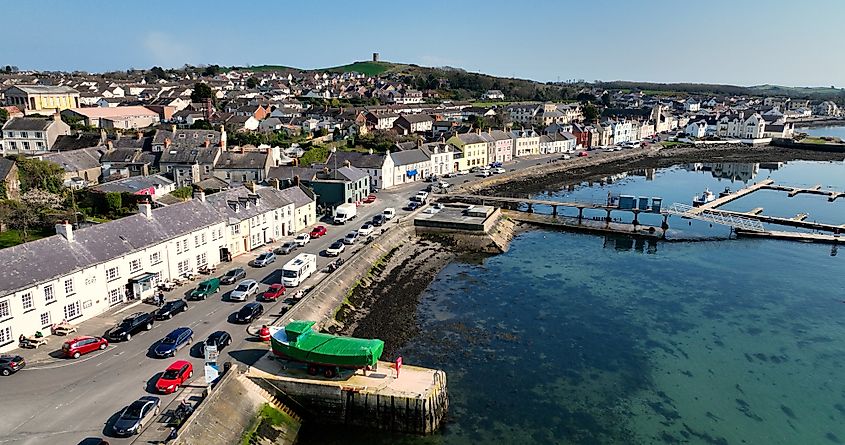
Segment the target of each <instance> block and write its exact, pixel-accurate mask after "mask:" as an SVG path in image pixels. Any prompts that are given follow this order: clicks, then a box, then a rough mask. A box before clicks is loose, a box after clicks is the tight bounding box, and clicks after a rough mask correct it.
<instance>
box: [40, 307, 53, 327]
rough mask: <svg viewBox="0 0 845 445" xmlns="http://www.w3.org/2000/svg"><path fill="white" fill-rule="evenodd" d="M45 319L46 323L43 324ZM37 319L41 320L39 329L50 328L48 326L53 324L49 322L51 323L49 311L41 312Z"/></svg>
mask: <svg viewBox="0 0 845 445" xmlns="http://www.w3.org/2000/svg"><path fill="white" fill-rule="evenodd" d="M45 318H46V322H45ZM39 319H40V320H41V327H42V328H46V327H47V326H50V325H52V324H53V323H51V322H50V321H51V316H50V311H47V312H42V313H41V315H40V316H39Z"/></svg>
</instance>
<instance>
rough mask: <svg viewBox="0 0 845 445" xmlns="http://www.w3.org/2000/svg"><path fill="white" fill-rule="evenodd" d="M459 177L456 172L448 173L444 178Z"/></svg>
mask: <svg viewBox="0 0 845 445" xmlns="http://www.w3.org/2000/svg"><path fill="white" fill-rule="evenodd" d="M457 176H458V174H457V173H456V172H449V173H446V174H445V175H443V177H444V178H455V177H457Z"/></svg>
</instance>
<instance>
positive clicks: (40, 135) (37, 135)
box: [35, 131, 44, 139]
mask: <svg viewBox="0 0 845 445" xmlns="http://www.w3.org/2000/svg"><path fill="white" fill-rule="evenodd" d="M42 137H44V136H43V135H42V134H41V132H40V131H36V132H35V138H36V139H41V138H42Z"/></svg>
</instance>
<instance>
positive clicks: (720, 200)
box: [692, 179, 775, 213]
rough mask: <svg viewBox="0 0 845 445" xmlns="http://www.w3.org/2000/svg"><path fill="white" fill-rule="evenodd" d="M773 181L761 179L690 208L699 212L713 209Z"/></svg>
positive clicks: (764, 186)
mask: <svg viewBox="0 0 845 445" xmlns="http://www.w3.org/2000/svg"><path fill="white" fill-rule="evenodd" d="M774 182H775V180H774V179H764V180H762V181H760V182H758V183H755V184H752V185H750V186H748V187H745V188H744V189H740V190H737V191H735V192H733V193H731V194H729V195H727V196H723V197H721V198H717V199H715V200H713V201H710V202H708V203H705V204H702V205H700V206H698V207H695V208H694V209H692V212H694V213H698V212H701V211H704V210H711V209H715V208H717V207H720V206H723V205H725V204H727V203H729V202H731V201H736V200H737V199H739V198H742V197H743V196H746V195H749V194H751V193H754V192H756V191H757V190H760V189H763V188H766V187H767V186H769V185H771V184H773V183H774Z"/></svg>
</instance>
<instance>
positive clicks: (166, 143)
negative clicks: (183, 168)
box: [164, 138, 173, 150]
mask: <svg viewBox="0 0 845 445" xmlns="http://www.w3.org/2000/svg"><path fill="white" fill-rule="evenodd" d="M171 143H173V142H172V141H171V140H170V138H164V149H165V150H167V149H168V148H170V144H171Z"/></svg>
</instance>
